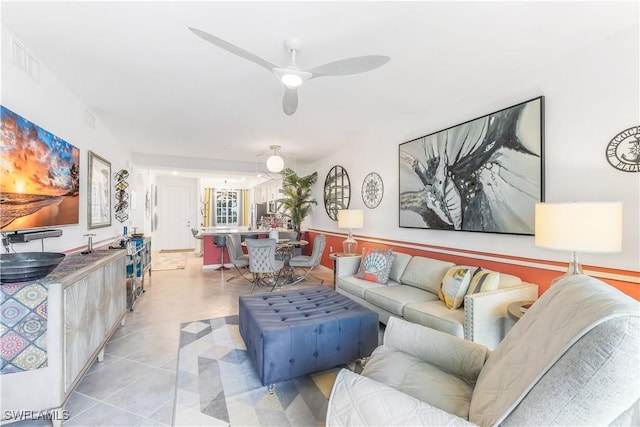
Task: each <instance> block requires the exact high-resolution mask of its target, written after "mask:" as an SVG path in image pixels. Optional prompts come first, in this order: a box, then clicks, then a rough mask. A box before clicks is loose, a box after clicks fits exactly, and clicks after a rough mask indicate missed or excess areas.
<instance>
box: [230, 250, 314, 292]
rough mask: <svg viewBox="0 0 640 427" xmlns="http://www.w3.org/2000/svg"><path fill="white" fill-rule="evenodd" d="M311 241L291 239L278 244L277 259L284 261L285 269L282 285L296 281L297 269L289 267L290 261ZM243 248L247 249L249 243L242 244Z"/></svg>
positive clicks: (283, 269)
mask: <svg viewBox="0 0 640 427" xmlns="http://www.w3.org/2000/svg"><path fill="white" fill-rule="evenodd" d="M308 244H309V241H307V240H290V239H278V240H277V242H276V259H280V260H282V261H284V267H282V270H281V271H282V273H281V276H280V277H281V278H282V279H283V283H282V284H285V285H287V284H290V283H293V282H295V281H296V279H297V278H296V277H294V276H295V268H293V267H291V266H290V265H289V260H290V259H291V258H293V256H294V252H295V249H296V248H302V247H304V246H307V245H308ZM242 246H244V247H246V246H247V242H242Z"/></svg>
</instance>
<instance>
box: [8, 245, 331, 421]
mask: <svg viewBox="0 0 640 427" xmlns="http://www.w3.org/2000/svg"><path fill="white" fill-rule="evenodd" d="M236 274H237V272H236V271H235V270H227V271H223V272H220V271H210V270H203V269H202V258H197V257H195V255H194V254H189V256H188V258H187V265H186V268H185V269H184V270H170V271H155V272H152V275H151V277H147V278H146V279H145V289H146V292H145V293H144V295H143V296H142V297H140V298H139V299H138V301H137V303H136V305H135V307H134V311H133V312H127V316H126V324H125V326H123V327H121V328H119V329H118V330H117V331H116V332H115V334H114V335H113V337H111V340H110V341H109V342H108V343H107V346H106V350H105V358H104V361H102V362H95V363H94V364H93V366H92V367H91V369H90V370H89V371H88V372H87V374H86V375H85V377H84V378H83V379H82V381H81V382H80V384H79V385H78V387H77V388H76V390H75V391H74V393H73V394H72V396H71V397H70V398H69V400H68V401H67V405H66V407H65V409H66V410H67V411H68V415H69V417H70V419H69V420H68V421H65V422H64V425H65V426H85V427H87V426H170V425H172V417H173V399H174V391H175V380H176V363H177V360H176V356H177V354H178V342H179V336H180V324H181V323H185V322H191V321H194V320H202V319H210V318H214V317H221V316H229V315H232V314H237V313H238V297H239V296H240V295H248V294H249V292H250V290H251V285H250V284H249V283H248V282H246V281H245V280H243V279H237V280H232V281H231V282H229V283H227V279H229V278H230V277H231V276H234V275H236ZM314 275H315V276H317V277H319V278H321V279H324V283H325V284H329V285H332V284H333V271H332V270H329V269H327V268H323V267H318V268H316V269H315V270H314ZM311 281H313V279H312V278H310V279H309V282H311ZM9 425H10V426H12V427H25V426H46V425H51V424H50V422H49V421H43V420H38V421H31V420H24V421H19V422H15V423H12V424H9Z"/></svg>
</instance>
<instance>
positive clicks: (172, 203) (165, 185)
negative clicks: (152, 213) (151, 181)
mask: <svg viewBox="0 0 640 427" xmlns="http://www.w3.org/2000/svg"><path fill="white" fill-rule="evenodd" d="M156 181H157V184H158V205H159V206H158V207H159V209H158V211H159V212H158V214H159V215H158V228H157V230H156V236H155V240H156V241H155V242H154V248H157V249H161V250H162V249H164V250H168V249H193V248H195V244H196V242H195V239H194V238H193V234H192V233H191V228H198V222H197V221H198V220H197V206H196V200H197V194H198V190H197V189H198V183H197V180H196V179H194V178H178V177H162V176H159V177H157V180H156Z"/></svg>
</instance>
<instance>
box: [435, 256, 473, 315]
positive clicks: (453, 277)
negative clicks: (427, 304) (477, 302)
mask: <svg viewBox="0 0 640 427" xmlns="http://www.w3.org/2000/svg"><path fill="white" fill-rule="evenodd" d="M470 282H471V272H470V271H469V269H468V268H464V267H457V266H454V267H451V268H450V269H449V271H447V274H445V275H444V277H443V278H442V286H441V287H440V292H439V293H438V297H439V298H440V299H441V300H442V301H444V303H445V304H446V305H447V307H448V308H450V309H451V310H455V309H456V308H460V306H461V305H462V303H463V302H464V296H465V295H466V293H467V289H468V288H469V283H470Z"/></svg>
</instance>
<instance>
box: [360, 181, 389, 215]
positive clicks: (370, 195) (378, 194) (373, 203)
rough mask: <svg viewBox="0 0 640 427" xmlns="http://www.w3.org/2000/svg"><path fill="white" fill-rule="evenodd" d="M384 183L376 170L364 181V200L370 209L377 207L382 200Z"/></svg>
mask: <svg viewBox="0 0 640 427" xmlns="http://www.w3.org/2000/svg"><path fill="white" fill-rule="evenodd" d="M383 195H384V185H383V183H382V178H381V177H380V175H378V174H377V173H375V172H371V173H370V174H369V175H367V176H365V177H364V181H362V201H363V202H364V205H365V206H366V207H368V208H369V209H375V208H377V207H378V205H379V204H380V202H381V201H382V196H383Z"/></svg>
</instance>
